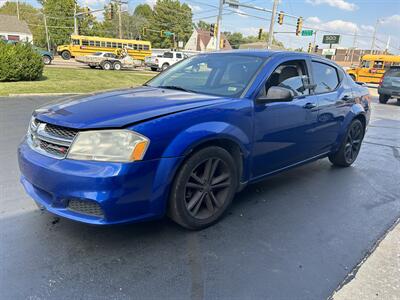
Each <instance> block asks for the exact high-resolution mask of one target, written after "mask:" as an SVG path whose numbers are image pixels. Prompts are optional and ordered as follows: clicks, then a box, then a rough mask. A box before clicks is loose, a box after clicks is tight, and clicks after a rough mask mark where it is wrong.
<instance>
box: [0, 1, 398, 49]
mask: <svg viewBox="0 0 400 300" xmlns="http://www.w3.org/2000/svg"><path fill="white" fill-rule="evenodd" d="M109 1H110V0H78V2H79V3H80V4H81V5H86V6H89V7H90V8H91V9H96V8H101V7H103V6H104V5H105V4H107V3H108V2H109ZM4 2H5V0H0V6H1V4H2V3H4ZM20 2H27V3H30V4H33V5H34V6H39V4H38V2H37V1H36V0H20ZM155 2H156V0H128V7H127V8H128V10H129V11H133V10H134V8H135V7H136V5H138V4H142V3H148V4H150V5H154V3H155ZM181 2H185V3H187V4H188V5H189V6H190V7H191V8H192V12H193V21H194V22H197V21H198V20H204V21H206V22H209V23H214V22H216V15H217V13H218V4H219V0H181ZM240 2H242V3H246V4H249V5H254V6H258V7H263V8H267V9H272V3H273V0H240ZM278 11H283V12H285V13H288V14H290V15H294V16H301V17H303V19H304V25H303V26H304V29H305V28H306V27H307V28H310V29H311V28H312V29H316V30H317V36H316V44H317V45H319V48H327V47H328V45H323V44H322V36H323V35H324V34H334V33H335V34H340V35H341V40H340V44H339V45H338V47H352V46H353V45H354V44H355V46H356V47H357V48H362V49H370V48H371V45H372V36H373V32H374V27H375V26H376V28H377V34H376V46H375V49H381V50H383V49H385V48H386V45H387V42H388V39H390V42H389V51H390V52H392V53H395V54H400V30H399V29H400V0H280V2H279V5H278ZM223 12H224V15H223V17H222V30H223V31H231V32H236V31H238V32H241V33H243V34H244V35H257V34H258V31H259V29H260V28H262V29H263V30H264V31H268V29H269V23H270V18H271V14H270V13H268V12H262V11H257V10H253V9H248V8H244V7H242V8H240V9H233V8H230V7H228V6H227V5H224V11H223ZM295 24H296V19H295V18H289V17H285V18H284V25H278V24H277V23H275V28H274V31H275V32H277V33H275V38H276V39H278V40H280V41H282V42H283V43H284V45H285V46H286V47H290V48H294V49H295V48H299V47H303V48H304V49H307V47H308V44H309V43H310V42H313V37H301V36H299V37H298V36H296V35H295V34H294V33H291V32H294V31H295V26H294V25H295ZM287 32H289V33H287ZM355 34H356V38H354V35H355Z"/></svg>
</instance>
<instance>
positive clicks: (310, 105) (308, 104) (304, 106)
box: [303, 102, 317, 109]
mask: <svg viewBox="0 0 400 300" xmlns="http://www.w3.org/2000/svg"><path fill="white" fill-rule="evenodd" d="M316 107H317V104H315V103H311V102H308V103H306V104H304V105H303V108H305V109H313V108H316Z"/></svg>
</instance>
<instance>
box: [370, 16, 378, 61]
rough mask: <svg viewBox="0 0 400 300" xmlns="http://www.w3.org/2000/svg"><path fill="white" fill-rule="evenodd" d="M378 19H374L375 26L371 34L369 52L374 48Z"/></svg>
mask: <svg viewBox="0 0 400 300" xmlns="http://www.w3.org/2000/svg"><path fill="white" fill-rule="evenodd" d="M379 22H380V20H379V19H376V23H375V27H374V34H373V35H372V45H371V54H372V52H373V51H374V49H375V39H376V30H377V28H378V24H379Z"/></svg>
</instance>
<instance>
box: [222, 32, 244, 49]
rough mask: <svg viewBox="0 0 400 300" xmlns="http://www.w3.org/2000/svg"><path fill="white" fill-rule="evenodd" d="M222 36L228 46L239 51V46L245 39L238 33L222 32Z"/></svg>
mask: <svg viewBox="0 0 400 300" xmlns="http://www.w3.org/2000/svg"><path fill="white" fill-rule="evenodd" d="M224 35H225V37H226V38H227V39H228V41H229V44H231V46H232V48H233V49H239V46H240V45H241V44H244V43H245V38H244V37H243V34H241V33H240V32H234V33H230V32H224Z"/></svg>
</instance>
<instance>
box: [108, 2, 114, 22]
mask: <svg viewBox="0 0 400 300" xmlns="http://www.w3.org/2000/svg"><path fill="white" fill-rule="evenodd" d="M108 19H109V20H112V19H114V5H113V4H112V3H110V7H109V12H108Z"/></svg>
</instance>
